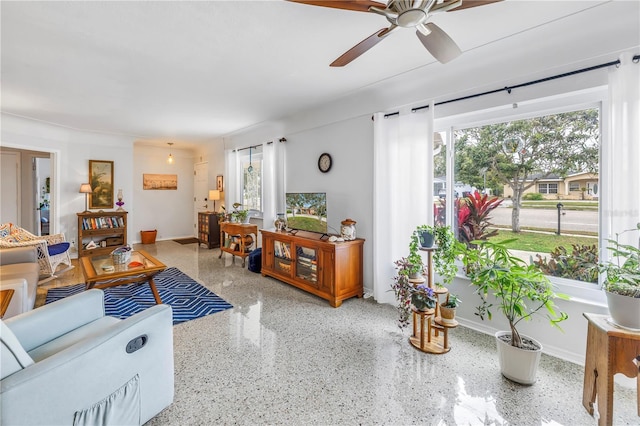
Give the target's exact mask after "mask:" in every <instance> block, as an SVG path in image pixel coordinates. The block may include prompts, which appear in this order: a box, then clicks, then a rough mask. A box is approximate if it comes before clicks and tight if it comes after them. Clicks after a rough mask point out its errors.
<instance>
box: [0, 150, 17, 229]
mask: <svg viewBox="0 0 640 426" xmlns="http://www.w3.org/2000/svg"><path fill="white" fill-rule="evenodd" d="M1 157H2V160H1V163H0V165H1V166H2V167H0V171H1V173H2V182H0V194H1V195H2V203H0V206H1V207H0V223H7V222H11V223H13V224H14V225H17V226H21V223H20V199H19V198H18V196H19V194H21V191H20V153H19V152H13V151H3V152H2V153H1Z"/></svg>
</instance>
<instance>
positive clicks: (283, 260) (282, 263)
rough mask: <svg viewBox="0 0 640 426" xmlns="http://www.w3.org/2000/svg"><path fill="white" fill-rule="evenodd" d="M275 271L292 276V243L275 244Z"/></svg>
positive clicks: (281, 242) (275, 242) (276, 242)
mask: <svg viewBox="0 0 640 426" xmlns="http://www.w3.org/2000/svg"><path fill="white" fill-rule="evenodd" d="M273 255H274V258H275V259H274V261H275V262H274V263H275V264H274V269H275V270H276V271H278V272H280V273H283V274H288V275H291V243H287V242H284V241H274V242H273Z"/></svg>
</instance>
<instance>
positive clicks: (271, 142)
mask: <svg viewBox="0 0 640 426" xmlns="http://www.w3.org/2000/svg"><path fill="white" fill-rule="evenodd" d="M286 141H287V139H286V138H284V137H282V138H280V139H278V142H286ZM271 144H273V141H269V142H265V143H263V144H260V145H253V146H245V147H244V148H236V149H234V150H233V152H236V151H244V150H245V149H249V148H251V149H256V148H259V147H261V146H262V145H271Z"/></svg>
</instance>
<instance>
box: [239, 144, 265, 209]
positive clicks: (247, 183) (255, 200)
mask: <svg viewBox="0 0 640 426" xmlns="http://www.w3.org/2000/svg"><path fill="white" fill-rule="evenodd" d="M240 171H241V175H242V176H241V188H242V205H243V207H244V208H245V209H246V210H257V211H260V212H261V211H262V208H263V205H262V147H261V146H258V147H256V148H253V147H252V148H251V149H247V150H244V151H242V155H241V157H240Z"/></svg>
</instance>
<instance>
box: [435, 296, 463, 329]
mask: <svg viewBox="0 0 640 426" xmlns="http://www.w3.org/2000/svg"><path fill="white" fill-rule="evenodd" d="M460 303H462V300H461V299H460V298H459V297H458V296H457V295H455V294H451V293H449V295H448V296H447V300H446V301H445V302H444V303H443V304H442V305H440V322H442V324H444V325H454V324H456V321H455V319H456V308H457V307H458V305H460Z"/></svg>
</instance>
